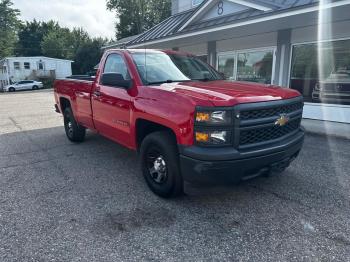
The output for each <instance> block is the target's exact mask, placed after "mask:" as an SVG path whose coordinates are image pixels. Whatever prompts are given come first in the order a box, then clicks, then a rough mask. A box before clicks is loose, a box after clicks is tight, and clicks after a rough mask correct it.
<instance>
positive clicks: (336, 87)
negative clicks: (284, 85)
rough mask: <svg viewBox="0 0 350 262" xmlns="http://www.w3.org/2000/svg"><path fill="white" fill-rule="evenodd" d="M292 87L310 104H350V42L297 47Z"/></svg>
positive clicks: (292, 70)
mask: <svg viewBox="0 0 350 262" xmlns="http://www.w3.org/2000/svg"><path fill="white" fill-rule="evenodd" d="M290 87H291V88H293V89H296V90H298V91H299V92H300V93H302V94H303V96H304V98H305V101H306V102H313V103H331V104H347V105H349V104H350V40H339V41H331V42H322V43H318V44H317V43H311V44H301V45H295V46H293V54H292V64H291V78H290Z"/></svg>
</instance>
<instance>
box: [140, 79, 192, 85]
mask: <svg viewBox="0 0 350 262" xmlns="http://www.w3.org/2000/svg"><path fill="white" fill-rule="evenodd" d="M188 81H191V80H187V79H186V80H171V79H168V80H164V81H157V82H147V85H159V84H165V83H167V84H168V83H176V82H188Z"/></svg>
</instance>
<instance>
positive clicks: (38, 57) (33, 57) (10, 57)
mask: <svg viewBox="0 0 350 262" xmlns="http://www.w3.org/2000/svg"><path fill="white" fill-rule="evenodd" d="M7 59H46V60H48V59H50V60H59V61H67V62H72V63H73V62H74V61H72V60H68V59H61V58H53V57H47V56H9V57H5V58H3V60H7Z"/></svg>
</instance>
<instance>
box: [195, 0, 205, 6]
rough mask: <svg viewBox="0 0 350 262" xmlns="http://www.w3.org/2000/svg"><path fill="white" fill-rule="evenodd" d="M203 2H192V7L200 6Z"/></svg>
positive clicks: (201, 0)
mask: <svg viewBox="0 0 350 262" xmlns="http://www.w3.org/2000/svg"><path fill="white" fill-rule="evenodd" d="M202 2H203V0H192V6H197V5H200V4H201V3H202Z"/></svg>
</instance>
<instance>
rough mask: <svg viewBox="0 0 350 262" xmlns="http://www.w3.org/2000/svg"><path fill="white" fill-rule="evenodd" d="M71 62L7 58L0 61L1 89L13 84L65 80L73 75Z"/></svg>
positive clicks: (51, 59) (46, 58)
mask: <svg viewBox="0 0 350 262" xmlns="http://www.w3.org/2000/svg"><path fill="white" fill-rule="evenodd" d="M72 62H73V61H70V60H64V59H57V58H50V57H45V56H34V57H6V58H4V59H2V60H0V89H2V87H4V86H5V85H8V84H9V83H10V81H11V82H18V81H21V80H28V79H29V80H42V79H49V78H50V79H56V78H65V77H67V76H70V75H72Z"/></svg>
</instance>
